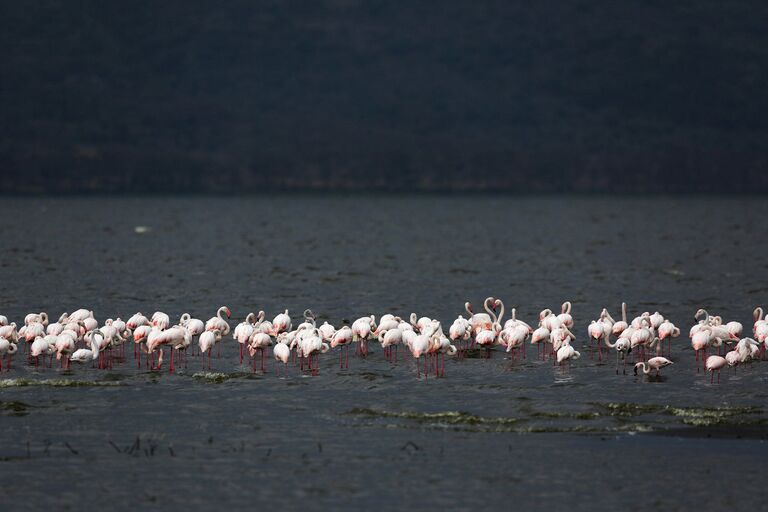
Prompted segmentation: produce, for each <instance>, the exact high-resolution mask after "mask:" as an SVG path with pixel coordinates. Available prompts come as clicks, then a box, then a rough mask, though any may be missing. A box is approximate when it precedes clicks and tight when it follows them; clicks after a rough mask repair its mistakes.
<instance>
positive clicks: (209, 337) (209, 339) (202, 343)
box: [197, 329, 221, 370]
mask: <svg viewBox="0 0 768 512" xmlns="http://www.w3.org/2000/svg"><path fill="white" fill-rule="evenodd" d="M220 340H221V332H219V331H218V330H217V329H214V330H213V331H203V333H202V334H200V337H199V338H198V339H197V344H198V346H199V347H200V355H201V356H203V357H205V354H206V353H207V354H208V369H209V370H210V369H211V352H213V347H214V345H216V344H217V343H218V342H219V341H220Z"/></svg>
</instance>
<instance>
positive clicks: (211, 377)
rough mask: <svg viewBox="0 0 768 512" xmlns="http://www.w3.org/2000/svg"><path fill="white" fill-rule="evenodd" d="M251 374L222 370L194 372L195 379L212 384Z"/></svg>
mask: <svg viewBox="0 0 768 512" xmlns="http://www.w3.org/2000/svg"><path fill="white" fill-rule="evenodd" d="M249 375H250V374H248V373H242V372H238V373H222V372H197V373H194V374H192V378H193V379H197V380H199V381H202V382H208V383H211V384H221V383H222V382H226V381H228V380H232V379H239V378H242V377H247V376H249Z"/></svg>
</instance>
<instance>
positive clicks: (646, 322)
mask: <svg viewBox="0 0 768 512" xmlns="http://www.w3.org/2000/svg"><path fill="white" fill-rule="evenodd" d="M654 338H655V336H654V334H653V330H651V327H650V319H649V317H647V316H643V317H640V326H639V327H635V330H634V331H633V332H632V336H631V337H630V342H631V344H632V349H633V350H634V349H635V348H636V347H640V350H641V353H642V356H641V357H643V358H645V347H647V346H650V345H651V343H652V342H653V340H654Z"/></svg>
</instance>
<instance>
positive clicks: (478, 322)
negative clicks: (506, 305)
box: [464, 297, 496, 335]
mask: <svg viewBox="0 0 768 512" xmlns="http://www.w3.org/2000/svg"><path fill="white" fill-rule="evenodd" d="M495 300H496V299H494V298H493V297H487V298H486V299H485V300H484V301H483V309H485V311H486V312H485V313H475V312H474V310H473V308H472V304H471V303H469V302H466V303H464V309H465V310H466V312H467V314H468V315H469V323H470V325H471V326H472V333H473V334H475V335H477V334H478V333H479V332H480V331H483V330H490V329H492V327H493V323H492V321H491V312H490V307H489V304H491V303H492V302H494V301H495Z"/></svg>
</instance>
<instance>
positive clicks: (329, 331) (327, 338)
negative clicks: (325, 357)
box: [317, 322, 336, 343]
mask: <svg viewBox="0 0 768 512" xmlns="http://www.w3.org/2000/svg"><path fill="white" fill-rule="evenodd" d="M317 330H318V331H319V332H320V337H321V338H323V341H324V342H326V343H330V342H331V341H332V340H333V336H334V335H335V334H336V328H334V327H333V326H332V325H331V324H329V323H328V322H323V325H321V326H320V327H318V328H317Z"/></svg>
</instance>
